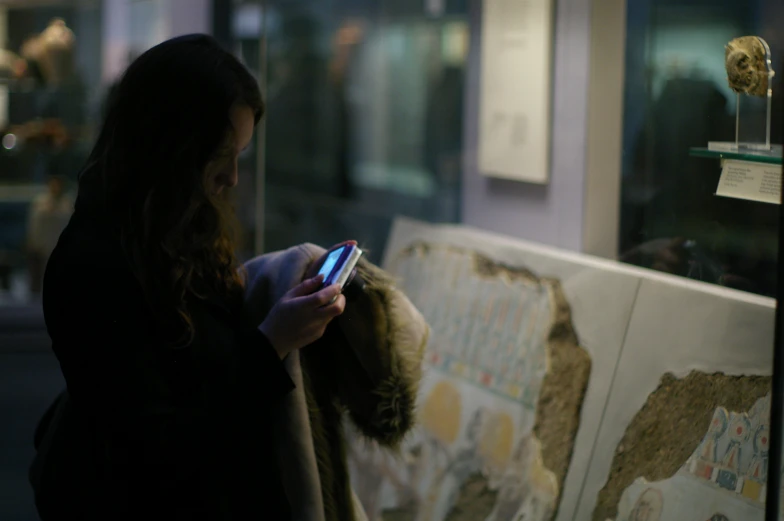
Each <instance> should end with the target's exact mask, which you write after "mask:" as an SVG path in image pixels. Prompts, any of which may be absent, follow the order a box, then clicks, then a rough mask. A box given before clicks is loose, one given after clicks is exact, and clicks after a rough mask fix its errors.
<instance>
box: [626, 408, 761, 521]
mask: <svg viewBox="0 0 784 521" xmlns="http://www.w3.org/2000/svg"><path fill="white" fill-rule="evenodd" d="M769 444H770V395H768V396H766V397H764V398H761V399H760V400H758V401H757V403H756V404H755V405H754V407H752V409H751V410H750V411H748V412H729V411H727V410H726V409H725V408H723V407H718V408H716V410H715V412H714V414H713V418H712V419H711V422H710V425H709V426H708V430H707V433H706V434H705V436H704V438H703V439H702V442H701V443H700V445H699V446H698V447H697V448H696V449H695V451H694V453H693V454H692V455H691V457H690V458H689V459H688V460H687V461H686V463H685V464H684V465H683V466H682V467H681V469H680V470H679V471H678V472H677V473H676V474H675V475H674V476H672V477H671V478H669V479H667V480H664V481H660V482H653V483H649V482H646V481H645V480H644V479H638V480H636V481H635V482H634V483H633V484H632V485H631V486H630V487H629V488H627V489H626V490H625V491H624V493H623V495H622V496H621V501H620V504H619V505H618V517H617V521H702V520H705V521H762V520H763V519H764V517H765V511H764V507H765V483H766V480H767V476H768V448H769Z"/></svg>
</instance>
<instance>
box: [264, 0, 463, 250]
mask: <svg viewBox="0 0 784 521" xmlns="http://www.w3.org/2000/svg"><path fill="white" fill-rule="evenodd" d="M387 4H389V5H387ZM392 4H393V2H375V1H364V2H351V3H348V2H347V3H330V4H329V5H328V7H327V6H325V5H323V4H322V3H320V2H318V1H316V0H311V1H309V2H300V3H292V2H284V1H273V2H270V7H269V11H268V13H267V24H266V28H267V37H268V40H267V42H268V69H267V71H266V73H267V74H266V77H267V84H266V92H267V102H268V111H267V115H266V143H265V152H264V153H265V182H266V186H265V193H266V200H265V208H264V210H265V220H264V221H265V230H264V236H265V249H267V250H272V249H278V248H284V247H287V246H289V245H291V244H296V243H298V242H302V241H311V242H316V243H319V244H322V245H330V244H332V243H335V242H339V241H341V240H344V239H348V238H351V239H356V240H358V241H359V242H360V245H361V246H362V247H363V249H366V250H368V253H369V255H370V258H371V260H375V261H378V260H380V255H381V253H382V249H383V246H384V244H385V242H386V238H387V234H388V232H389V227H390V225H391V223H392V220H393V218H394V216H396V215H407V216H411V217H415V218H419V219H424V220H430V221H441V222H454V221H456V220H457V219H458V212H459V208H458V204H457V203H458V201H459V186H460V177H461V154H462V124H463V83H464V75H465V62H466V54H467V49H468V29H467V12H466V10H465V6H461V7H449V8H447V9H446V10H445V12H444V14H443V16H439V17H429V16H428V14H427V13H426V12H425V11H424V10H423V9H422V6H421V5H417V6H416V8H414V7H411V9H408V8H407V7H405V6H403V5H402V4H397V3H395V6H394V7H395V12H394V13H392V12H391V9H392V7H391V6H392ZM249 61H250V60H249Z"/></svg>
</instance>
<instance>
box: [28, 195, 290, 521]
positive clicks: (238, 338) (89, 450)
mask: <svg viewBox="0 0 784 521" xmlns="http://www.w3.org/2000/svg"><path fill="white" fill-rule="evenodd" d="M43 305H44V314H45V318H46V324H47V328H48V331H49V334H50V336H51V338H52V346H53V349H54V352H55V354H56V355H57V358H58V359H59V361H60V365H61V368H62V372H63V375H64V377H65V380H66V383H67V391H68V400H69V403H67V405H66V406H65V407H64V408H63V409H61V410H62V416H61V417H60V418H59V419H58V421H57V422H55V424H54V425H53V429H54V430H53V431H51V433H52V439H51V447H50V448H49V450H48V453H47V454H46V455H45V456H46V457H45V458H44V460H43V466H42V469H41V470H42V475H41V479H42V481H41V483H40V485H39V487H38V489H37V490H36V503H37V506H38V509H39V512H40V514H41V517H42V519H43V521H49V520H54V519H69V520H72V519H79V520H93V519H96V520H97V519H100V520H108V519H111V520H113V521H117V520H122V519H135V520H136V519H145V520H150V519H166V520H167V521H175V520H185V519H187V520H197V519H204V520H210V521H219V520H234V519H270V520H272V519H274V520H278V519H281V520H284V519H288V518H290V514H289V505H288V502H287V500H286V494H285V493H284V491H283V488H282V484H281V481H280V478H279V476H280V472H279V469H278V463H277V459H276V458H275V457H274V456H275V454H274V448H273V443H272V440H271V436H272V435H271V428H270V418H271V417H272V416H273V415H274V411H275V408H276V406H277V405H278V404H279V403H280V402H281V401H282V400H283V398H284V397H285V395H286V394H288V393H289V392H290V391H291V390H292V388H293V387H294V385H293V383H292V380H291V379H290V377H289V375H288V373H287V372H286V370H285V368H284V366H283V364H282V363H281V361H280V360H279V359H278V356H277V354H276V353H275V351H274V350H273V349H272V347H271V345H270V344H269V342H268V341H267V340H266V338H265V337H264V335H263V334H262V333H261V332H260V331H259V330H258V329H257V328H256V327H255V326H248V325H243V324H242V323H241V321H240V319H239V317H240V313H239V309H234V308H232V306H230V305H229V304H227V303H226V302H223V301H221V300H220V299H218V298H214V297H212V298H208V299H207V300H206V301H202V302H198V301H194V302H192V303H190V306H189V309H190V311H191V313H192V317H193V323H194V325H195V340H194V342H193V344H192V345H190V346H189V347H188V348H184V349H172V348H169V347H166V346H164V345H162V343H161V341H160V338H162V336H163V335H162V332H161V331H160V330H159V329H158V328H157V326H156V325H155V322H154V321H153V319H152V317H151V315H150V313H149V311H148V307H147V306H146V305H145V301H144V298H143V295H142V291H141V286H140V285H139V283H138V282H137V280H136V279H135V278H134V276H133V274H132V272H131V270H130V268H129V264H128V263H127V262H126V260H125V257H124V255H123V251H122V249H121V247H120V242H119V236H118V235H117V234H116V233H114V232H113V231H112V229H111V228H109V227H108V226H106V225H105V224H104V223H103V222H102V221H101V219H100V216H98V215H94V214H91V213H90V212H89V211H87V210H83V209H81V210H80V209H79V208H78V207H77V211H76V213H75V214H74V216H73V218H72V220H71V222H70V224H69V225H68V227H67V228H66V230H65V232H64V233H63V234H62V236H61V238H60V242H59V244H58V246H57V248H56V249H55V251H54V253H53V254H52V256H51V259H50V261H49V264H48V266H47V270H46V276H45V281H44V293H43ZM240 306H241V304H240ZM39 441H40V439H39Z"/></svg>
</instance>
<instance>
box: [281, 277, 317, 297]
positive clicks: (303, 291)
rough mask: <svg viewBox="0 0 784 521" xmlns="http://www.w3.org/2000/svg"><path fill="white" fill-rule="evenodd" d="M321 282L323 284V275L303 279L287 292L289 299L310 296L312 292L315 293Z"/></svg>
mask: <svg viewBox="0 0 784 521" xmlns="http://www.w3.org/2000/svg"><path fill="white" fill-rule="evenodd" d="M322 282H324V275H322V274H318V275H316V276H315V277H313V278H312V279H305V280H303V281H302V282H300V283H299V284H297V285H296V286H294V287H293V288H292V289H291V291H289V294H288V295H289V297H291V298H296V297H304V296H305V295H310V294H311V293H313V292H314V291H316V290H317V289H318V288H319V287H321V284H322Z"/></svg>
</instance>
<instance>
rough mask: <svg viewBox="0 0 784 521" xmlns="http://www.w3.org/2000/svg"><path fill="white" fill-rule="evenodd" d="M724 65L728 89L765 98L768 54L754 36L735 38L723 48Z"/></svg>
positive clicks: (768, 72) (768, 73)
mask: <svg viewBox="0 0 784 521" xmlns="http://www.w3.org/2000/svg"><path fill="white" fill-rule="evenodd" d="M724 64H725V68H726V69H727V80H728V81H729V84H730V88H731V89H732V90H733V91H735V92H738V93H744V94H749V95H751V96H762V97H764V96H766V95H767V92H768V79H769V76H770V70H769V69H768V52H767V49H766V46H765V45H764V43H763V41H762V40H761V39H760V38H758V37H756V36H742V37H740V38H735V39H734V40H732V41H731V42H730V43H728V44H727V46H726V47H725V52H724Z"/></svg>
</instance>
